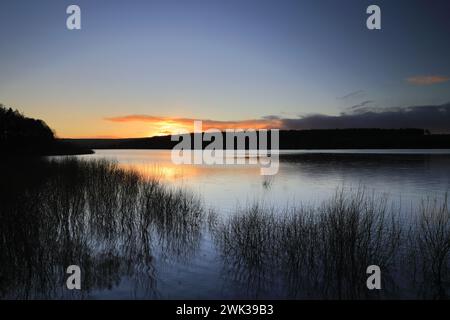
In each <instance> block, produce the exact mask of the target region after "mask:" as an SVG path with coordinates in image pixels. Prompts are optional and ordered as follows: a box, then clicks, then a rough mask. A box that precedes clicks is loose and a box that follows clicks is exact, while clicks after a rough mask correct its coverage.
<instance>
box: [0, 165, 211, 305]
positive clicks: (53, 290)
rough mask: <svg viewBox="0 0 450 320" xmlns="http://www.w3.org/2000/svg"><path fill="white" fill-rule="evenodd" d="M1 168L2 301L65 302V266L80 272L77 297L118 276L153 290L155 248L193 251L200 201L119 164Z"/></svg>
mask: <svg viewBox="0 0 450 320" xmlns="http://www.w3.org/2000/svg"><path fill="white" fill-rule="evenodd" d="M14 166H16V168H15V167H14ZM1 171H2V177H3V180H2V183H1V184H0V188H1V189H0V200H1V206H0V222H1V223H0V235H1V236H0V261H1V266H0V297H9V298H39V297H64V296H65V294H67V290H66V291H64V290H63V288H64V287H65V286H64V283H65V282H64V281H65V278H66V273H65V268H67V266H69V265H71V264H77V265H80V266H82V268H83V290H82V292H83V294H89V292H92V291H93V290H102V289H108V288H111V287H113V286H115V285H117V284H118V283H119V282H120V281H121V279H122V278H124V277H128V278H131V279H134V281H135V283H137V284H138V286H139V285H142V286H141V287H144V286H145V289H146V290H153V289H154V288H155V286H156V282H155V279H156V278H155V276H156V275H155V272H156V271H155V269H154V261H153V260H154V254H153V252H154V251H155V250H163V251H165V252H166V253H167V254H172V255H183V257H184V258H186V257H187V256H188V255H189V254H193V253H194V252H195V249H196V248H197V246H198V242H199V239H200V233H201V224H202V221H203V218H202V217H203V209H202V206H201V204H200V201H199V200H198V199H197V198H195V197H194V196H192V195H190V194H188V193H187V192H184V191H182V190H172V189H169V188H167V187H165V186H164V185H163V184H161V183H160V182H159V181H156V180H146V179H143V178H141V177H140V176H139V175H138V174H137V173H135V172H133V171H130V170H123V169H121V168H119V166H118V165H117V163H114V162H110V161H102V160H100V161H80V160H76V159H73V158H68V159H64V160H59V161H49V162H48V161H40V160H37V161H35V162H34V161H29V162H27V163H20V164H17V163H16V164H11V163H9V164H8V165H6V164H4V163H2V168H1ZM20 171H22V172H21V174H18V173H19V172H20ZM161 248H162V249H161ZM181 248H182V249H183V250H182V249H181ZM55 279H59V280H57V281H56V282H55ZM58 288H60V289H58ZM141 289H142V288H141ZM145 294H146V296H147V295H150V294H152V292H146V293H145Z"/></svg>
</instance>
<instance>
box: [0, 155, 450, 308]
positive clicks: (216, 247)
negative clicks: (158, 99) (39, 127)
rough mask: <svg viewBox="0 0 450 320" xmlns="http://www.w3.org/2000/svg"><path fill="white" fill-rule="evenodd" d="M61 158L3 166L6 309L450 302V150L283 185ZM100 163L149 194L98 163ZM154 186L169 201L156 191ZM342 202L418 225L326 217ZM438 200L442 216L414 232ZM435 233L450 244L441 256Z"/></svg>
mask: <svg viewBox="0 0 450 320" xmlns="http://www.w3.org/2000/svg"><path fill="white" fill-rule="evenodd" d="M50 158H51V159H52V160H56V161H50V162H47V161H36V162H34V161H25V160H23V162H17V161H15V162H5V163H1V167H0V169H1V172H2V180H1V181H0V203H1V206H0V222H1V223H0V234H2V235H3V237H1V239H0V261H1V264H0V298H13V299H17V298H21V299H23V298H25V299H33V298H68V299H72V298H76V299H77V298H82V299H133V298H140V299H155V298H156V299H214V298H216V299H239V298H264V299H270V298H296V299H303V298H319V299H320V298H350V299H353V298H363V299H365V298H369V299H372V298H375V299H376V298H447V297H448V296H449V295H450V285H449V284H450V281H448V280H450V279H448V278H449V277H450V274H449V273H448V272H447V268H448V270H450V255H448V256H446V258H445V259H446V260H445V261H443V263H441V262H442V261H438V260H439V259H441V258H440V257H442V255H441V254H440V253H439V252H438V253H439V254H438V255H435V251H434V249H435V248H436V247H437V248H440V246H442V247H443V248H444V247H446V246H447V245H446V243H445V241H446V240H445V239H444V238H445V237H447V236H448V234H450V220H449V218H448V217H450V215H449V214H448V208H447V206H446V203H445V201H444V200H445V198H446V193H447V192H448V191H449V189H450V150H432V151H430V150H359V151H348V150H324V151H302V150H298V151H286V152H282V153H281V155H280V163H279V172H278V173H277V174H276V175H274V176H262V175H261V174H260V167H259V166H258V165H245V164H244V165H227V166H206V165H175V164H174V163H173V162H172V161H171V151H170V150H96V152H95V154H92V155H83V156H78V157H76V158H78V159H83V160H87V161H86V162H84V161H83V162H80V161H75V160H74V161H71V160H70V159H73V158H70V157H69V158H68V159H69V161H68V162H67V161H66V162H64V161H65V160H64V159H66V158H65V157H50ZM102 159H106V160H112V161H113V162H114V163H116V164H117V166H119V169H132V170H133V171H135V172H137V173H138V174H139V176H140V177H144V178H145V179H144V182H140V181H141V180H139V178H137V176H136V175H126V174H124V173H123V172H122V171H121V170H119V171H118V170H117V169H114V168H115V167H110V166H109V164H108V163H109V162H107V163H101V162H98V161H90V160H102ZM60 160H62V161H60ZM90 163H91V164H93V165H92V166H90V165H89V164H90ZM130 171H131V170H130ZM126 172H128V170H126ZM154 179H157V180H158V181H159V182H160V184H161V185H162V186H164V187H163V188H166V186H168V190H169V191H164V190H165V189H161V188H160V187H158V185H154V184H152V183H150V184H146V182H145V181H154ZM338 189H339V190H341V191H342V193H343V194H344V195H347V194H349V195H350V194H353V193H357V192H358V190H364V192H365V193H366V194H374V195H377V196H380V197H382V198H383V199H388V203H389V205H392V206H393V207H395V208H396V210H397V209H398V212H400V213H401V214H402V215H403V214H405V215H406V216H407V217H409V218H407V219H403V218H402V219H400V220H398V221H397V220H395V221H394V219H390V217H388V216H386V217H387V219H385V218H384V216H383V212H384V211H383V210H384V209H383V208H384V207H383V205H382V204H381V205H380V202H379V200H376V201H374V202H371V201H370V200H369V201H368V200H365V199H366V198H364V197H358V196H356V197H354V198H353V200H344V201H341V202H340V201H339V200H335V201H334V202H330V203H331V204H332V205H330V206H329V207H320V206H321V205H323V203H326V201H328V200H329V199H331V198H332V197H333V196H334V195H335V194H336V192H337V190H338ZM170 190H173V192H172V191H170ZM176 190H183V192H185V193H186V194H191V195H192V196H193V197H194V198H195V199H198V201H199V203H200V205H198V206H197V200H190V199H191V198H189V196H185V195H183V194H178V193H176ZM171 192H172V193H171ZM427 199H436V200H437V203H443V204H444V205H443V207H442V208H443V210H439V209H438V210H436V208H435V207H433V208H432V210H431V211H430V212H435V213H436V212H438V214H432V215H431V217H432V219H431V220H429V221H428V222H430V223H427V224H423V223H422V224H416V225H414V222H413V221H414V217H412V216H413V215H417V216H419V215H418V213H420V212H421V211H420V208H421V207H422V205H423V203H424V201H426V200H427ZM256 204H257V205H258V206H257V208H259V209H257V210H256V209H255V210H254V209H253V208H255V205H256ZM302 205H303V206H305V207H308V208H313V209H314V208H320V209H314V210H312V211H301V210H300V211H298V210H297V208H302ZM199 208H201V209H199ZM290 208H295V210H297V211H295V214H291V215H286V216H283V215H282V214H285V213H286V212H288V213H289V212H290V211H289V210H290ZM439 212H441V213H443V214H441V213H439ZM236 213H244V214H243V215H236ZM355 213H356V214H355ZM360 213H361V214H360ZM321 214H322V215H321ZM436 223H438V224H436ZM417 226H418V227H417ZM421 226H422V228H423V227H425V229H420V228H421ZM429 226H431V228H429ZM433 226H439V228H434V227H433ZM427 228H428V229H427ZM399 230H403V231H406V233H405V232H403V231H402V232H399ZM441 230H443V235H444V237H441V234H439V232H441ZM425 232H430V234H432V235H433V236H436V237H435V239H438V240H439V239H444V240H445V241H444V242H442V243H437V242H433V246H431V247H429V246H427V243H426V242H424V241H423V240H424V239H423V237H422V235H424V234H425ZM434 232H437V233H436V234H434ZM430 248H431V251H429V250H430ZM436 257H437V258H436ZM436 259H437V260H436ZM436 263H439V265H442V266H443V268H444V269H442V270H440V271H442V272H441V273H439V274H436V272H435V271H436V270H431V271H430V266H433V265H436ZM71 264H80V267H81V269H82V272H83V275H82V279H83V282H82V290H81V291H80V292H68V291H67V289H66V288H65V278H66V273H65V268H67V266H68V265H71ZM371 264H376V265H379V266H380V267H381V268H382V270H383V276H384V278H383V279H384V280H383V290H382V291H381V292H368V291H367V288H366V287H365V281H366V278H367V276H366V268H367V266H368V265H371ZM402 268H403V269H402ZM404 268H406V269H405V270H404ZM412 275H414V277H415V278H414V279H411V276H412ZM416 275H417V277H416Z"/></svg>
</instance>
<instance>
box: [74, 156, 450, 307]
mask: <svg viewBox="0 0 450 320" xmlns="http://www.w3.org/2000/svg"><path fill="white" fill-rule="evenodd" d="M81 158H84V159H98V158H106V159H110V160H114V161H117V162H118V163H119V164H120V165H121V166H123V167H126V168H133V169H135V170H137V171H139V172H140V173H141V174H142V175H144V176H147V177H158V178H159V179H160V180H161V181H163V182H165V183H168V184H170V185H172V186H175V187H182V188H184V189H187V190H190V191H193V192H194V193H196V194H198V195H200V197H201V199H202V201H203V202H204V204H205V206H206V207H208V208H211V209H213V210H214V211H215V212H217V213H218V214H219V215H220V216H228V215H229V214H231V213H232V212H234V211H235V210H236V209H237V208H242V207H248V206H250V205H252V204H253V203H260V204H261V203H263V204H264V205H265V206H268V207H275V208H283V207H289V206H295V205H297V204H298V203H303V204H307V205H312V206H314V205H316V204H320V203H321V201H323V200H327V199H329V198H331V197H332V196H333V195H334V194H335V193H336V190H337V189H338V188H344V189H345V190H347V191H351V190H357V189H358V188H365V189H366V192H369V193H371V192H373V193H376V194H380V195H381V194H382V195H386V196H387V197H388V198H389V199H390V200H392V202H393V203H395V204H396V206H398V207H399V208H400V207H401V208H402V209H401V210H403V211H406V212H407V213H408V211H414V209H416V208H418V207H419V206H420V204H421V203H422V202H423V201H424V200H425V199H426V198H433V199H434V198H443V197H445V194H446V193H447V192H448V191H449V188H450V151H449V150H433V151H430V150H366V151H365V150H359V151H351V150H325V151H301V150H299V151H286V152H282V153H281V155H280V167H279V172H278V174H276V175H275V176H261V175H260V170H259V167H258V166H257V165H231V166H206V165H175V164H173V163H172V161H171V156H170V151H168V150H97V151H96V153H95V154H93V155H87V156H82V157H81ZM224 263H225V264H226V263H229V262H224V260H223V257H221V255H220V254H219V253H218V250H217V248H216V246H215V244H214V241H212V239H211V235H210V234H209V233H208V232H204V233H203V234H202V241H201V242H200V245H199V248H198V250H197V251H196V253H195V254H194V255H193V256H192V257H191V258H190V259H188V260H184V261H177V260H173V259H171V258H170V257H169V258H164V255H160V256H159V258H158V257H157V258H156V259H155V269H156V270H158V274H157V281H156V283H157V286H156V287H157V290H156V291H157V297H158V298H177V299H185V298H187V299H197V298H199V299H209V298H249V297H250V298H255V297H256V298H260V297H261V298H280V297H286V295H285V294H286V293H285V292H284V290H283V289H284V288H283V284H280V283H278V280H279V279H277V277H271V280H270V282H269V281H268V280H267V279H263V280H262V281H266V282H267V283H265V284H264V285H261V284H259V283H257V284H256V285H255V281H250V282H252V283H251V284H249V283H248V282H249V279H248V277H241V278H240V277H235V276H234V275H230V274H228V273H227V272H226V271H224ZM225 269H226V266H225ZM231 270H232V271H231V272H236V271H235V269H233V268H232V269H231ZM233 270H234V271H233ZM247 271H248V270H247ZM250 272H252V271H251V270H250ZM263 278H264V277H263ZM256 282H257V281H256ZM132 289H133V288H132V286H131V285H130V284H128V283H127V282H126V281H124V280H123V281H122V282H121V283H120V285H118V286H117V287H116V288H114V289H112V290H110V291H101V292H92V293H91V294H90V296H89V298H105V297H108V298H129V297H130V292H133V290H132ZM133 294H134V295H135V296H137V297H146V294H145V293H141V294H142V295H140V293H139V292H136V291H134V293H133ZM313 296H314V295H313ZM400 296H408V295H407V294H406V295H403V294H402V293H400ZM316 297H317V296H316Z"/></svg>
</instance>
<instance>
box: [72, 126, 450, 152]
mask: <svg viewBox="0 0 450 320" xmlns="http://www.w3.org/2000/svg"><path fill="white" fill-rule="evenodd" d="M224 137H225V134H224ZM193 139H194V137H193V134H191V141H193ZM200 139H201V137H200ZM64 141H66V142H70V143H72V144H74V145H77V146H80V147H83V148H90V149H172V148H173V147H174V146H175V145H176V144H177V143H178V142H176V141H175V142H174V141H171V137H170V136H161V137H159V136H158V137H151V138H136V139H66V140H64ZM209 143H210V142H204V143H203V148H204V147H205V146H207V145H208V144H209ZM225 146H226V139H224V147H225ZM269 146H270V135H269ZM247 148H248V143H247ZM448 148H450V135H445V134H441V135H440V134H430V133H429V132H428V131H427V130H423V129H330V130H281V131H280V149H283V150H293V149H448Z"/></svg>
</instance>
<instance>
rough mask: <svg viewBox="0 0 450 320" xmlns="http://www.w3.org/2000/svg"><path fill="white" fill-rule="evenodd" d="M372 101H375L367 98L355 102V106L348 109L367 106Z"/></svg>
mask: <svg viewBox="0 0 450 320" xmlns="http://www.w3.org/2000/svg"><path fill="white" fill-rule="evenodd" d="M372 102H374V101H373V100H366V101H363V102H361V103H358V104H355V105H354V106H351V107H348V109H349V110H355V109H359V108H362V107H365V106H366V105H368V104H369V103H372Z"/></svg>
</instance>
